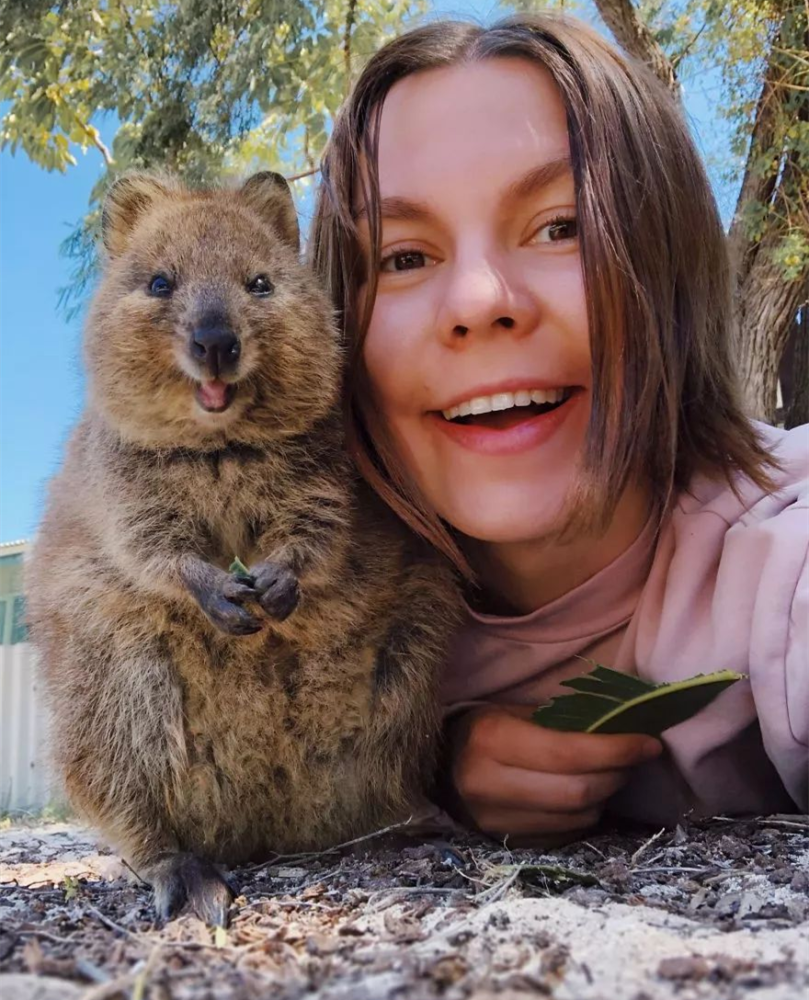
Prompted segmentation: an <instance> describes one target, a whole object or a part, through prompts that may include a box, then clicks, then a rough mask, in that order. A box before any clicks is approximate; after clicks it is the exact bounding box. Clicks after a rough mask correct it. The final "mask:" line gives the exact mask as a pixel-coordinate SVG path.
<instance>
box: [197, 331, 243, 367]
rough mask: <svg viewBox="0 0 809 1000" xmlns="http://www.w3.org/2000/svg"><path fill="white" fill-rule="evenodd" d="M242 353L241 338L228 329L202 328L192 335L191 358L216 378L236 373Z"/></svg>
mask: <svg viewBox="0 0 809 1000" xmlns="http://www.w3.org/2000/svg"><path fill="white" fill-rule="evenodd" d="M240 353H241V346H240V344H239V338H238V337H237V336H236V335H235V334H234V333H233V331H232V330H229V329H228V328H227V327H222V326H202V327H199V328H198V329H196V330H195V331H194V332H193V334H192V335H191V357H192V358H194V360H196V361H199V362H200V364H203V365H205V367H206V368H207V369H208V371H209V372H210V373H211V375H212V376H213V377H214V378H218V377H219V376H220V375H228V374H232V373H233V372H234V371H236V366H237V364H238V363H239V354H240Z"/></svg>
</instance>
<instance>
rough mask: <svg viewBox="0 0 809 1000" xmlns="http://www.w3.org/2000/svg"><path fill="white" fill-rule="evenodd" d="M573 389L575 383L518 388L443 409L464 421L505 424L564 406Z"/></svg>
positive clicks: (449, 417)
mask: <svg viewBox="0 0 809 1000" xmlns="http://www.w3.org/2000/svg"><path fill="white" fill-rule="evenodd" d="M572 391H573V389H572V387H571V386H564V387H561V388H558V389H520V390H518V391H517V392H496V393H493V394H492V395H490V396H473V397H472V398H470V399H467V400H464V401H463V402H461V403H458V404H457V405H455V406H451V407H450V408H449V409H448V410H442V411H441V414H442V416H443V417H444V419H445V420H454V421H457V422H458V423H462V424H464V425H469V424H476V425H482V426H484V427H494V428H503V427H510V426H513V425H514V424H515V423H519V422H520V421H523V420H526V419H528V418H529V416H530V417H533V416H537V415H538V414H540V413H548V412H550V411H551V410H553V409H555V408H556V407H557V406H560V405H561V404H562V403H564V401H565V400H566V399H567V398H568V396H569V395H570V394H571V392H572Z"/></svg>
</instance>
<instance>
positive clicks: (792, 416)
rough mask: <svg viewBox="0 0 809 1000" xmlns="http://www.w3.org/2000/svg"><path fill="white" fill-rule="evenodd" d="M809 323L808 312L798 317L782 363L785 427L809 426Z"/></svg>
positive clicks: (802, 311) (801, 313)
mask: <svg viewBox="0 0 809 1000" xmlns="http://www.w3.org/2000/svg"><path fill="white" fill-rule="evenodd" d="M807 323H809V314H808V311H807V309H805V308H804V309H802V310H801V312H800V314H798V315H796V316H795V321H794V323H793V324H792V332H791V333H790V337H789V342H788V344H787V347H786V350H785V351H784V358H783V360H782V362H781V385H782V386H783V387H784V427H786V428H790V427H799V426H800V425H801V424H809V334H808V333H807V329H806V324H807Z"/></svg>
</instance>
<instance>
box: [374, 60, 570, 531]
mask: <svg viewBox="0 0 809 1000" xmlns="http://www.w3.org/2000/svg"><path fill="white" fill-rule="evenodd" d="M569 155H570V151H569V142H568V133H567V122H566V116H565V109H564V105H563V103H562V100H561V98H560V96H559V93H558V91H557V89H556V85H555V84H554V83H553V80H552V78H551V77H550V75H549V74H548V73H547V71H545V70H544V69H542V68H541V67H539V66H536V65H534V64H532V63H530V62H528V61H526V60H522V59H519V58H500V59H493V60H489V61H484V62H478V63H473V64H469V65H462V66H456V67H451V68H447V69H438V70H430V71H427V72H424V73H421V74H417V75H413V76H410V77H407V78H406V79H405V80H402V81H401V82H399V83H397V84H396V85H395V86H394V87H393V88H392V89H391V91H390V93H389V94H388V97H387V99H386V101H385V105H384V109H383V112H382V118H381V126H380V142H379V183H380V194H381V198H382V217H383V224H382V273H381V274H380V275H379V288H378V292H377V297H376V302H375V304H374V310H373V317H372V321H371V325H370V328H369V331H368V336H367V339H366V342H365V347H364V359H365V364H366V367H367V370H368V374H369V377H370V380H371V385H372V390H373V394H374V402H375V405H376V409H377V410H378V412H379V415H380V416H381V418H382V419H383V420H384V421H385V423H386V425H387V427H388V429H389V432H390V434H391V435H392V438H393V441H394V443H395V446H396V448H397V451H398V453H399V455H400V457H401V460H402V461H404V462H405V463H406V465H407V466H408V468H409V470H410V472H411V474H412V475H413V477H414V478H415V480H416V481H417V482H418V484H419V487H420V488H421V490H422V491H423V493H424V495H425V497H426V498H427V500H428V501H429V502H430V503H431V504H432V505H433V507H434V508H435V509H436V511H437V512H438V514H439V515H440V516H441V517H442V518H444V519H445V520H446V521H448V522H449V523H450V524H452V525H453V526H454V527H455V528H457V529H458V530H460V531H461V532H463V533H465V534H466V535H469V536H471V537H473V538H477V539H480V540H483V541H488V542H511V541H522V540H529V539H537V538H541V537H544V536H547V535H548V534H550V533H551V532H552V531H553V530H554V529H555V528H556V527H558V525H559V523H560V519H561V516H562V513H563V511H564V510H565V501H566V498H567V496H568V493H569V490H570V488H571V486H572V485H573V484H574V481H575V478H576V474H577V469H578V466H579V462H580V456H581V453H582V444H583V440H584V435H585V430H586V427H587V422H588V418H589V410H590V348H589V340H588V329H587V314H586V308H585V298H584V287H583V279H582V271H581V261H580V257H579V247H578V241H577V238H576V221H575V219H576V199H575V192H574V185H573V177H572V174H571V171H570V164H569ZM359 225H360V230H361V233H362V234H363V239H367V225H366V223H365V221H364V220H363V218H362V215H361V214H360V218H359Z"/></svg>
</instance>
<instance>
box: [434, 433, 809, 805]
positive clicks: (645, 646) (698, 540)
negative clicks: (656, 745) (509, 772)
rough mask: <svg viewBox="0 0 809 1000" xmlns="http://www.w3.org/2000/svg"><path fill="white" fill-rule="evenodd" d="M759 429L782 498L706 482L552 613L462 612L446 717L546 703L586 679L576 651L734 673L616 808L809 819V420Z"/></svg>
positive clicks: (634, 668) (448, 676)
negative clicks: (805, 815) (493, 706)
mask: <svg viewBox="0 0 809 1000" xmlns="http://www.w3.org/2000/svg"><path fill="white" fill-rule="evenodd" d="M759 430H760V432H761V434H762V437H763V438H764V440H765V442H767V443H768V444H769V445H770V446H771V447H772V449H773V451H774V453H775V455H776V456H777V457H778V458H779V459H780V460H781V462H782V463H783V465H784V472H783V473H776V480H777V484H778V491H777V492H776V493H773V494H765V493H763V492H762V491H761V490H760V489H759V488H758V487H757V486H755V485H753V484H752V483H751V482H750V481H749V480H746V479H744V480H740V481H739V489H740V495H741V499H740V498H739V497H737V496H736V495H734V493H733V492H732V490H730V489H729V488H728V487H727V486H726V485H724V484H722V483H717V482H714V481H711V480H707V479H704V478H698V479H697V480H695V482H694V483H693V487H692V489H691V491H689V492H688V493H684V494H683V495H682V496H681V497H680V500H679V502H678V503H677V506H676V508H675V510H674V512H673V513H672V515H671V517H670V518H668V519H667V521H666V522H665V524H664V526H663V528H662V530H661V533H660V535H659V537H658V539H657V542H656V544H655V538H654V533H653V530H652V528H651V525H648V526H647V527H646V528H645V529H644V531H643V532H642V533H641V534H640V536H639V537H638V538H637V539H636V540H635V542H634V543H633V544H632V545H631V546H630V547H629V549H627V550H626V551H625V552H624V553H623V554H622V555H621V556H619V557H618V558H617V559H616V560H615V561H614V562H613V563H611V564H610V565H609V566H607V567H606V568H605V569H603V570H602V571H601V572H600V573H598V574H596V576H594V577H592V578H591V579H589V580H587V581H586V582H585V583H583V584H581V586H579V587H577V588H576V589H575V590H573V591H571V592H570V593H568V594H565V595H564V596H563V597H560V598H559V599H558V600H555V601H553V602H552V603H551V604H548V605H546V606H545V607H542V608H540V609H539V610H538V611H535V612H533V613H532V614H529V615H525V616H520V617H514V618H501V617H496V616H493V615H482V614H477V613H475V612H473V611H471V610H470V609H468V611H467V622H466V624H465V626H464V627H463V629H462V630H461V632H460V634H459V635H458V636H457V638H456V641H455V644H454V648H453V650H452V652H451V656H450V662H449V664H448V666H447V669H446V673H445V676H444V681H443V690H442V700H443V702H444V704H445V706H446V711H447V713H450V712H453V711H455V710H457V709H459V708H461V707H462V706H465V705H471V704H479V703H485V702H514V703H522V704H530V705H538V704H540V703H542V702H544V701H546V700H547V699H548V697H550V696H551V695H554V694H563V693H565V692H566V689H564V688H561V687H560V685H559V682H560V681H561V680H564V679H565V678H567V677H572V676H575V675H576V674H581V673H585V672H586V671H587V670H588V669H589V666H588V665H587V664H585V663H582V661H581V660H580V659H577V656H586V657H590V658H592V659H595V660H597V661H598V662H599V663H603V664H605V665H606V666H610V667H613V668H614V669H616V670H623V671H625V672H626V673H631V674H637V675H638V676H640V677H643V678H646V679H648V680H652V681H672V680H677V679H680V678H684V677H689V676H691V675H693V674H697V673H708V672H710V671H714V670H723V669H730V670H736V671H739V672H741V673H744V674H747V675H748V676H749V680H746V681H740V682H738V683H737V684H735V685H733V686H732V687H731V688H729V689H728V690H726V691H724V692H723V693H722V694H721V695H719V697H718V698H717V699H716V701H714V702H713V703H712V704H711V705H710V706H708V708H706V709H704V710H703V711H702V712H700V713H699V714H698V715H696V716H694V717H693V718H692V719H689V720H688V721H687V722H684V723H682V724H681V725H679V726H676V727H674V728H672V729H669V730H668V731H667V732H666V733H665V734H664V735H663V742H664V743H665V745H666V747H667V750H668V753H667V754H665V755H664V757H663V758H661V759H660V760H657V761H654V762H652V763H651V764H648V765H644V766H642V767H640V768H637V769H636V770H635V772H634V774H633V777H632V779H631V780H630V783H629V785H628V786H627V787H626V788H625V789H624V790H623V791H622V792H621V793H619V795H618V796H616V797H615V798H614V799H613V800H612V803H611V806H612V809H613V811H614V812H617V813H620V814H623V815H626V816H629V817H632V818H635V819H638V820H645V821H648V822H655V823H671V822H675V821H676V820H677V818H678V817H679V816H680V815H682V814H683V813H686V812H692V814H694V815H716V814H721V813H737V814H738V813H744V812H755V813H766V812H777V811H794V810H795V809H796V808H797V809H799V810H801V811H804V812H809V568H807V549H809V425H807V426H804V427H799V428H796V429H795V430H792V431H789V432H784V431H779V430H775V429H774V428H772V427H766V426H760V427H759ZM567 693H570V692H569V691H567ZM756 722H757V723H758V724H757V725H756ZM537 763H538V764H539V763H541V762H539V761H538V762H537Z"/></svg>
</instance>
